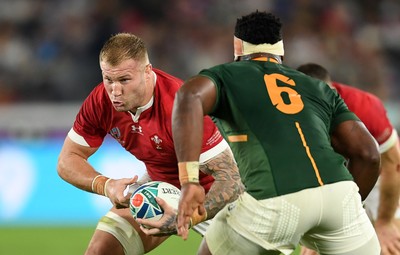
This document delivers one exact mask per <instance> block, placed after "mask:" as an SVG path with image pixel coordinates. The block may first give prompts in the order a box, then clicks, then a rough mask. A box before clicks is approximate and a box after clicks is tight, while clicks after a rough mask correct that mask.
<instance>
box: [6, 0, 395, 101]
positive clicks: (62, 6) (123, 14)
mask: <svg viewBox="0 0 400 255" xmlns="http://www.w3.org/2000/svg"><path fill="white" fill-rule="evenodd" d="M256 9H258V10H260V11H263V10H267V11H271V12H273V13H275V14H277V15H278V16H279V17H281V20H282V22H283V24H284V26H283V31H284V35H283V36H284V44H285V58H284V62H285V64H286V65H289V66H292V67H295V68H296V67H297V66H298V65H300V64H303V63H306V62H316V63H319V64H322V65H324V66H325V67H327V68H328V70H329V71H330V72H331V74H332V76H333V78H334V79H335V80H337V81H340V82H343V83H348V84H351V85H353V86H355V87H360V88H363V89H365V90H367V91H370V92H372V93H374V94H376V95H377V96H379V97H380V98H382V99H383V100H389V101H390V100H394V101H399V99H400V97H399V96H400V86H398V85H397V83H399V81H400V1H398V0H381V1H373V0H363V1H362V0H353V1H345V0H342V1H341V0H336V1H335V0H327V1H320V0H270V1H265V0H248V1H243V0H218V1H212V0H201V1H200V0H164V1H158V0H135V1H128V0H121V1H108V0H69V1H63V0H35V1H32V0H2V1H0V28H1V29H0V103H1V104H12V103H19V102H70V101H76V102H79V101H81V100H83V99H84V98H85V97H86V95H87V94H88V93H89V91H90V90H91V89H92V88H93V87H94V86H95V85H97V84H98V83H99V82H100V81H101V73H100V69H99V66H98V53H99V50H100V48H101V46H102V44H103V43H104V41H105V40H106V39H107V38H108V37H109V36H110V35H112V34H114V33H117V32H133V33H135V34H137V35H138V36H140V37H142V38H143V39H144V40H145V42H146V43H147V47H148V49H149V53H150V60H151V62H152V64H153V66H154V67H156V68H160V69H163V70H165V71H167V72H170V73H171V74H174V75H176V76H178V77H180V78H182V79H185V78H188V77H189V76H191V75H194V74H196V73H197V72H198V71H200V69H202V68H205V67H209V66H211V65H215V64H219V63H223V62H228V61H231V60H232V59H233V53H232V51H233V47H232V35H233V28H234V24H235V22H236V18H237V17H239V16H241V15H244V14H247V13H248V12H250V11H253V10H256Z"/></svg>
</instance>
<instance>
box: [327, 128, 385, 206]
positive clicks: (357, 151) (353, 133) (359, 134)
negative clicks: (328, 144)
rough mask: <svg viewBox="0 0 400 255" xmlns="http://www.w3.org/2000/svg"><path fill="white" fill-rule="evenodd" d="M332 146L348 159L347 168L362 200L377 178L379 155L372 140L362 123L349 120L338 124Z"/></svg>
mask: <svg viewBox="0 0 400 255" xmlns="http://www.w3.org/2000/svg"><path fill="white" fill-rule="evenodd" d="M332 146H333V148H334V149H335V151H337V152H338V153H340V154H342V155H343V156H344V157H346V158H348V159H349V162H348V166H347V167H348V169H349V171H350V173H351V174H352V175H353V178H354V181H355V182H356V183H357V185H358V187H359V189H360V191H359V192H360V195H361V198H362V200H364V199H365V198H366V197H367V196H368V194H369V192H370V191H371V190H372V188H373V187H374V185H375V183H376V181H377V179H378V176H379V167H380V155H379V151H378V146H377V144H376V142H375V140H374V138H373V137H372V136H371V134H370V133H369V132H368V130H367V129H366V128H365V126H364V124H363V123H362V122H360V121H352V120H349V121H345V122H342V123H340V124H339V125H338V126H337V127H336V129H335V130H334V132H333V134H332Z"/></svg>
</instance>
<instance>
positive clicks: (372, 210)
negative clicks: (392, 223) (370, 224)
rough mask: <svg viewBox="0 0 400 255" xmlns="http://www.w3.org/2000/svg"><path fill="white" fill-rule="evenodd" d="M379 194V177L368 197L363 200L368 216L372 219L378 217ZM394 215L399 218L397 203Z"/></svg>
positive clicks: (399, 208) (399, 211)
mask: <svg viewBox="0 0 400 255" xmlns="http://www.w3.org/2000/svg"><path fill="white" fill-rule="evenodd" d="M379 196H380V178H378V181H377V182H376V184H375V186H374V188H373V189H372V190H371V192H370V193H369V195H368V197H367V198H366V199H365V201H364V208H365V210H366V211H367V214H368V216H369V217H370V219H371V220H372V221H375V220H376V218H377V217H378V207H379ZM394 217H395V218H396V219H398V220H400V206H399V205H397V210H396V212H395V215H394Z"/></svg>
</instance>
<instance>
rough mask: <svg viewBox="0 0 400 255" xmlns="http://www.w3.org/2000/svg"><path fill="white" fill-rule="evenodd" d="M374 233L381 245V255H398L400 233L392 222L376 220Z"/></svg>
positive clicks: (399, 253) (399, 252)
mask: <svg viewBox="0 0 400 255" xmlns="http://www.w3.org/2000/svg"><path fill="white" fill-rule="evenodd" d="M375 231H376V234H377V235H378V239H379V243H380V245H381V255H400V231H399V230H398V228H397V226H396V223H395V222H394V220H392V221H387V222H386V221H385V222H384V221H380V220H377V221H376V222H375Z"/></svg>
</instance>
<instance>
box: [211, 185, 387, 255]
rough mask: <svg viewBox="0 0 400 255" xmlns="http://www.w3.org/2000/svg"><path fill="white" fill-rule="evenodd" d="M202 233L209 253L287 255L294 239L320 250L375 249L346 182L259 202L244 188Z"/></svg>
mask: <svg viewBox="0 0 400 255" xmlns="http://www.w3.org/2000/svg"><path fill="white" fill-rule="evenodd" d="M205 238H206V241H207V245H208V247H209V249H210V251H211V253H212V254H214V255H222V254H224V255H225V254H226V255H228V254H229V255H236V254H238V255H243V254H261V253H265V251H266V250H269V251H276V253H273V252H270V253H268V254H279V252H282V253H283V254H291V253H292V252H293V251H294V250H295V248H296V247H297V245H298V244H299V243H301V244H303V245H305V246H307V247H310V248H313V249H316V250H318V251H319V252H320V254H343V255H344V254H353V255H378V254H380V246H379V241H378V238H377V236H376V234H375V231H374V228H373V226H372V224H371V222H370V220H369V218H368V216H367V214H366V212H365V210H364V208H363V207H362V203H361V197H360V195H359V193H358V187H357V185H356V184H355V183H354V182H352V181H344V182H338V183H335V184H328V185H324V186H321V187H317V188H312V189H306V190H302V191H300V192H296V193H292V194H288V195H284V196H279V197H274V198H270V199H264V200H260V201H258V200H256V199H254V198H253V197H252V196H250V195H249V194H248V193H244V194H242V195H241V196H240V197H239V199H238V200H236V201H235V202H233V203H231V204H229V205H227V206H225V208H224V209H223V210H221V211H220V212H219V213H218V214H217V215H216V216H215V217H214V219H213V221H212V223H211V225H210V227H209V228H208V230H207V233H206V235H205ZM278 251H279V252H278Z"/></svg>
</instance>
